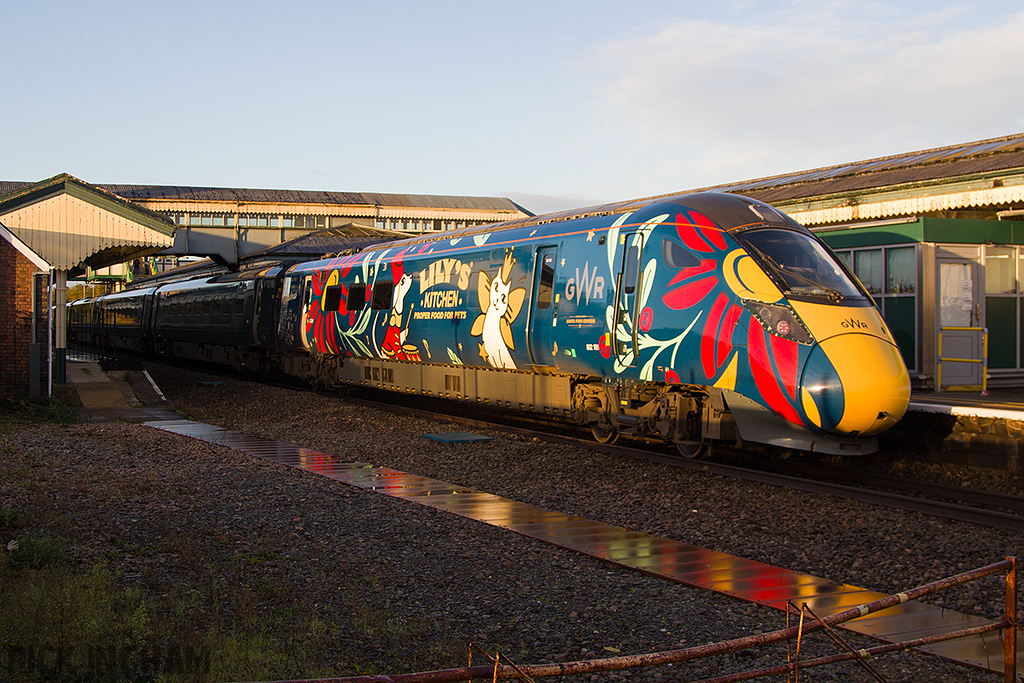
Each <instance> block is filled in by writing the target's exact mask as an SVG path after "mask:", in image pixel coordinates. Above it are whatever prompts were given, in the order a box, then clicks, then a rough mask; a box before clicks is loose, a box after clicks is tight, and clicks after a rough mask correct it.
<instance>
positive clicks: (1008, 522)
mask: <svg viewBox="0 0 1024 683" xmlns="http://www.w3.org/2000/svg"><path fill="white" fill-rule="evenodd" d="M203 371H204V372H208V373H210V374H214V375H220V376H223V377H231V378H233V379H239V377H238V375H237V374H233V373H230V372H227V373H225V372H222V371H220V370H217V369H211V368H204V370H203ZM268 383H269V384H272V385H274V386H281V387H285V388H288V389H293V390H294V389H304V390H311V389H309V387H308V385H305V384H299V383H297V382H294V381H292V382H268ZM317 393H319V394H321V395H323V396H324V397H328V398H339V397H338V394H337V393H336V392H331V391H318V392H317ZM377 395H379V392H376V391H375V390H354V391H352V392H351V393H350V394H349V395H346V396H345V397H344V400H346V401H350V402H353V403H359V404H362V405H366V406H369V407H373V408H377V409H380V410H388V411H392V412H402V413H404V414H414V415H417V416H419V417H423V418H427V419H433V420H443V421H450V422H454V423H457V424H461V425H464V426H467V427H472V428H486V429H498V430H506V431H513V432H517V433H519V434H523V435H527V436H532V437H536V438H538V439H543V440H545V441H549V442H556V443H565V444H571V445H577V446H585V447H587V448H590V449H593V450H599V451H602V452H606V453H612V454H615V455H619V456H624V457H629V458H634V459H638V460H645V461H649V462H657V463H660V464H663V465H668V466H670V467H679V468H683V469H689V470H698V471H702V472H707V473H710V474H718V475H721V476H726V477H733V478H736V479H742V480H745V481H750V482H758V483H763V484H768V485H771V486H782V487H786V488H790V489H794V490H798V491H806V492H809V493H818V494H824V495H831V496H836V497H839V498H847V499H851V500H857V501H860V502H864V503H869V504H872V505H880V506H883V507H889V508H895V509H900V510H908V511H913V512H918V513H920V514H923V515H927V516H930V517H936V518H941V519H948V520H953V521H958V522H966V523H969V524H979V525H984V526H990V527H995V528H1000V529H1008V530H1011V531H1022V532H1024V497H1022V496H1014V495H1009V494H1004V493H999V492H993V491H984V490H981V489H972V488H968V487H964V486H954V485H949V484H940V483H935V482H929V481H923V480H918V479H906V478H902V477H894V476H890V475H883V474H876V473H869V472H861V471H856V470H851V469H848V468H843V467H835V466H830V465H826V464H822V463H812V462H797V461H792V460H786V461H781V462H772V463H771V467H772V468H773V470H775V471H772V470H769V469H766V468H763V467H758V466H756V465H752V466H740V465H734V464H728V463H723V462H715V461H711V460H695V459H688V458H685V457H682V456H680V455H679V454H678V452H677V451H676V450H675V449H672V448H669V447H665V446H664V444H662V443H661V442H656V441H649V442H644V441H642V440H639V439H633V440H631V441H632V443H634V444H635V445H634V446H627V445H623V444H622V442H620V443H618V444H601V443H597V442H596V441H594V440H593V439H592V438H591V437H590V431H589V430H587V429H584V428H581V427H577V426H576V425H572V424H567V423H564V422H555V421H552V420H545V419H544V418H543V417H538V416H531V415H525V414H524V415H516V416H512V415H509V414H504V415H503V416H502V420H501V421H500V422H499V421H492V420H490V419H485V418H481V417H480V416H479V414H477V413H476V412H475V406H470V408H471V409H474V412H473V414H466V413H463V414H459V412H457V411H458V410H459V409H460V408H465V406H463V405H462V404H458V403H453V404H452V406H451V407H453V408H455V410H454V411H448V412H439V411H437V410H433V409H430V408H425V407H423V406H422V401H421V400H419V397H416V396H407V395H402V394H390V393H389V394H387V398H386V400H384V399H378V398H376V396H377ZM555 430H557V432H558V433H555ZM716 450H717V451H719V452H725V451H727V450H728V452H730V453H731V454H732V455H740V454H741V452H740V451H737V450H732V449H725V448H721V447H717V448H716ZM1018 513H1020V514H1018Z"/></svg>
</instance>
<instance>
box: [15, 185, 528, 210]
mask: <svg viewBox="0 0 1024 683" xmlns="http://www.w3.org/2000/svg"><path fill="white" fill-rule="evenodd" d="M29 185H32V183H27V182H19V181H0V196H2V195H4V194H7V193H9V192H14V191H15V190H20V189H22V188H24V187H27V186H29ZM94 187H98V188H100V189H102V190H104V191H106V192H110V193H112V194H115V195H117V196H118V197H122V198H124V199H127V200H130V201H147V200H154V201H156V200H169V201H181V202H235V203H242V204H327V205H332V204H334V205H346V204H348V205H364V206H389V207H408V208H440V209H472V210H477V211H511V212H520V213H524V214H528V215H532V214H530V212H529V211H527V210H525V209H524V208H523V207H521V206H519V205H518V204H516V203H515V202H513V201H512V200H511V199H506V198H505V197H468V196H459V195H436V194H390V193H383V192H331V191H327V190H267V189H255V188H244V187H188V186H179V185H128V184H115V185H95V186H94Z"/></svg>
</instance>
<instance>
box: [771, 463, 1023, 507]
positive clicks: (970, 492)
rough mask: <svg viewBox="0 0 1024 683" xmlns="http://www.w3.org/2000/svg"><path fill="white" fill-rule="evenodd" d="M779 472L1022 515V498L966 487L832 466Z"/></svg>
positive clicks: (783, 465)
mask: <svg viewBox="0 0 1024 683" xmlns="http://www.w3.org/2000/svg"><path fill="white" fill-rule="evenodd" d="M777 466H778V467H779V469H782V470H784V471H787V472H791V473H794V474H809V475H814V476H824V477H832V478H834V479H839V480H841V481H844V482H852V483H858V484H868V485H871V486H879V487H883V488H888V489H893V490H895V491H908V492H911V493H923V494H926V495H930V496H941V497H943V498H947V499H949V500H959V501H963V502H965V503H975V504H977V505H989V506H992V507H997V508H1006V509H1008V510H1019V511H1021V512H1024V496H1015V495H1012V494H1009V493H1001V492H999V491H982V490H980V489H972V488H968V487H967V486H957V485H956V484H939V483H935V482H930V481H922V480H920V479H904V478H902V477H894V476H892V475H889V474H875V473H872V472H858V471H857V470H847V469H844V468H842V467H834V466H831V465H818V464H810V463H801V462H788V461H787V462H783V463H777Z"/></svg>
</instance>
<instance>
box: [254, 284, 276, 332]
mask: <svg viewBox="0 0 1024 683" xmlns="http://www.w3.org/2000/svg"><path fill="white" fill-rule="evenodd" d="M275 270H277V269H275ZM276 274H277V273H276V272H271V273H267V277H260V278H257V279H256V293H255V295H254V299H255V304H254V305H255V306H256V312H255V315H254V316H253V324H254V325H255V329H256V343H257V344H259V345H260V346H265V347H273V346H274V319H275V317H276V313H277V311H276V310H275V308H276V303H277V298H278V292H277V290H278V289H279V288H280V281H279V280H278V279H277V278H275V277H271V276H272V275H276Z"/></svg>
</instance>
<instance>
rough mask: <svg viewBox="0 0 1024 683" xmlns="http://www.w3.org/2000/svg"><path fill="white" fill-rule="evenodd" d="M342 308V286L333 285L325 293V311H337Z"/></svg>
mask: <svg viewBox="0 0 1024 683" xmlns="http://www.w3.org/2000/svg"><path fill="white" fill-rule="evenodd" d="M339 308H341V285H331V286H330V287H328V288H327V291H326V292H325V293H324V311H325V312H326V311H337V310H338V309H339Z"/></svg>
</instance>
